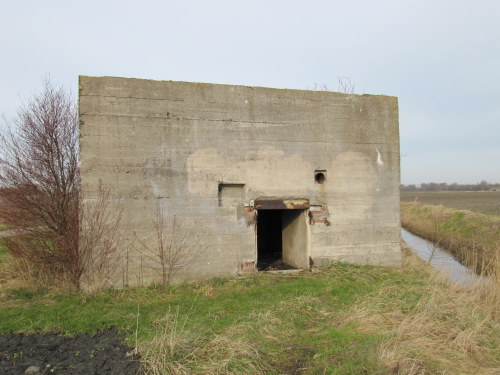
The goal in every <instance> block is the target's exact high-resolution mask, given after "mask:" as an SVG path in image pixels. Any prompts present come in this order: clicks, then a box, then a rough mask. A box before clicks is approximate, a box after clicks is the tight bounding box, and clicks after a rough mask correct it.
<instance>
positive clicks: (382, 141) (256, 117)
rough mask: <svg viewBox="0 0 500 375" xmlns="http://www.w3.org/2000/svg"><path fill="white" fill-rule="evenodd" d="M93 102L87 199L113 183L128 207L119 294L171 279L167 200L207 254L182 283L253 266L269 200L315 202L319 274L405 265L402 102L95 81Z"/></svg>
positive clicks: (85, 91) (85, 131) (87, 103)
mask: <svg viewBox="0 0 500 375" xmlns="http://www.w3.org/2000/svg"><path fill="white" fill-rule="evenodd" d="M79 105H80V124H81V128H80V134H81V138H80V167H81V175H82V191H83V197H84V203H85V202H91V201H93V200H95V199H96V197H97V187H98V185H99V182H100V181H101V182H102V183H103V185H104V186H109V187H111V188H112V203H113V205H114V206H115V207H117V208H118V207H119V208H120V209H121V210H122V221H121V224H120V233H121V235H122V238H123V245H122V248H123V250H122V253H121V257H120V258H119V259H117V260H116V262H117V268H116V275H115V277H114V283H115V285H116V286H120V283H121V284H123V283H126V284H131V285H134V284H148V283H150V282H152V281H153V280H155V278H157V276H158V274H157V273H155V272H154V270H153V269H154V268H156V266H157V265H156V264H155V262H154V261H151V259H150V257H149V256H148V250H147V249H145V247H144V246H142V245H140V242H142V243H145V244H150V245H151V246H148V247H150V248H151V249H153V248H154V246H155V245H154V243H155V235H154V230H153V225H152V223H153V221H154V220H155V213H156V212H157V211H156V207H157V205H160V206H161V208H162V209H163V212H164V215H165V218H164V220H165V224H166V225H169V226H170V227H173V226H174V227H175V232H176V235H177V236H183V238H185V237H188V238H189V239H190V241H192V242H191V245H192V246H195V247H197V248H198V249H199V250H200V251H199V252H200V254H199V255H198V256H197V257H196V259H193V260H192V261H191V262H190V264H189V266H186V267H183V268H182V269H181V270H180V271H179V273H178V275H177V279H179V280H181V279H192V278H206V277H211V276H223V275H232V274H236V273H238V272H241V271H245V270H249V269H252V264H253V262H255V260H256V256H257V249H256V243H257V241H256V231H255V221H254V219H255V215H254V214H255V211H254V209H253V200H254V199H256V198H259V197H273V196H277V197H292V198H306V199H308V200H309V203H310V205H311V207H310V210H309V212H308V214H309V216H310V226H309V228H310V229H309V230H310V238H311V240H310V255H311V258H312V261H313V262H314V264H315V265H319V264H325V263H328V262H331V261H346V262H352V263H356V264H373V265H388V266H399V265H400V232H399V231H400V218H399V181H400V178H399V177H400V176H399V127H398V106H397V98H395V97H389V96H373V95H348V94H341V93H334V92H322V91H303V90H282V89H271V88H262V87H246V86H229V85H214V84H204V83H188V82H172V81H151V80H141V79H125V78H112V77H85V76H82V77H80V98H79ZM316 170H321V171H324V174H325V175H326V180H325V182H324V183H323V184H319V183H317V182H315V179H314V173H315V171H316ZM224 187H225V188H224ZM221 192H222V193H221ZM221 194H223V196H222V197H221ZM174 218H175V225H174V224H173V223H174ZM186 233H188V234H189V236H186V235H185V234H186ZM139 240H140V241H139ZM149 255H150V254H149Z"/></svg>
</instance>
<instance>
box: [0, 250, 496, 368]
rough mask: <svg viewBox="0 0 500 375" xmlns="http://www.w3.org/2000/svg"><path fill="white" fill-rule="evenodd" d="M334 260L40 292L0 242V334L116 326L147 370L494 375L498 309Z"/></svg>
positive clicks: (418, 277) (422, 275)
mask: <svg viewBox="0 0 500 375" xmlns="http://www.w3.org/2000/svg"><path fill="white" fill-rule="evenodd" d="M404 254H405V256H404V266H403V268H401V269H388V268H382V267H360V266H349V265H345V264H336V265H333V266H332V267H329V268H324V269H316V270H315V271H314V272H304V273H300V274H271V273H262V272H261V273H258V274H255V275H251V276H247V277H242V278H227V279H212V280H209V281H206V282H199V283H191V284H182V285H178V286H172V287H169V288H166V289H147V288H135V289H125V290H108V291H104V292H99V293H95V294H83V293H81V294H80V293H76V294H75V293H71V294H70V293H64V292H61V291H50V290H43V289H40V287H38V288H37V287H34V286H33V285H32V284H30V283H29V282H28V281H26V280H23V279H22V278H21V277H20V276H21V273H20V272H18V271H16V262H15V261H14V260H13V259H11V258H10V256H9V255H8V254H6V252H5V250H3V249H1V248H0V332H49V331H56V332H62V333H66V334H70V335H76V334H81V333H92V332H96V331H98V330H102V329H105V328H108V327H116V328H117V329H118V330H119V331H122V332H124V333H125V334H126V335H127V340H128V343H129V344H130V345H131V346H136V347H137V349H138V351H139V353H140V354H141V356H142V358H143V363H144V366H145V370H146V373H147V374H387V373H396V374H424V373H425V374H441V373H461V374H479V373H483V374H486V373H491V374H493V373H498V371H500V352H499V349H500V325H499V323H498V319H497V318H498V306H496V305H493V304H492V303H491V298H490V296H489V295H488V294H487V293H483V292H477V291H474V290H464V289H461V288H458V287H455V286H453V285H450V284H448V283H447V282H445V281H443V280H442V279H441V278H439V277H436V276H435V275H433V274H432V272H431V271H430V270H429V268H428V267H427V265H425V264H423V263H422V262H421V261H419V260H418V259H417V258H416V257H415V256H413V255H412V254H411V252H409V251H408V250H405V252H404Z"/></svg>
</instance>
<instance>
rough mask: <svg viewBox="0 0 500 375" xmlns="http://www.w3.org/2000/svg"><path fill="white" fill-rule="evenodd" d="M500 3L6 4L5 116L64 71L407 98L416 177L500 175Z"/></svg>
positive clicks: (408, 151) (409, 157)
mask: <svg viewBox="0 0 500 375" xmlns="http://www.w3.org/2000/svg"><path fill="white" fill-rule="evenodd" d="M499 20H500V2H499V1H498V0H492V1H488V0H476V1H472V0H470V1H463V0H443V1H441V0H419V1H413V0H408V1H405V0H397V1H396V0H394V1H384V0H378V1H368V0H367V1H356V0H354V1H349V2H348V1H314V0H308V1H293V0H288V1H286V0H283V1H278V0H275V1H272V0H267V1H260V0H257V1H237V0H232V1H217V0H212V1H189V0H184V1H149V0H143V1H127V0H119V1H115V0H113V1H107V0H100V1H94V0H87V1H78V2H77V1H68V0H65V1H51V0H45V1H23V0H18V1H15V2H14V1H12V2H7V1H3V2H2V3H1V5H0V45H1V46H2V49H1V58H0V113H3V114H4V115H5V116H6V117H7V118H11V117H12V116H13V115H14V114H15V112H16V108H18V107H19V105H20V104H21V102H22V100H23V99H27V98H29V96H30V95H31V94H32V93H33V92H34V91H36V90H39V89H40V86H41V81H42V78H43V77H44V76H45V75H47V74H50V76H51V78H52V80H53V81H54V82H55V83H56V84H62V85H64V86H66V87H68V88H70V89H71V90H72V91H73V92H74V93H75V94H76V93H77V77H78V75H79V74H82V75H95V76H103V75H108V76H122V77H138V78H151V79H162V80H182V81H201V82H212V83H228V84H243V85H254V86H269V87H280V88H296V89H307V88H312V87H313V85H314V83H317V84H326V85H328V87H329V88H330V89H333V90H337V86H338V84H337V80H338V77H339V76H345V77H348V78H349V79H350V80H351V81H352V82H353V83H354V84H355V87H356V93H360V94H361V93H369V94H386V95H394V96H398V97H399V107H400V108H399V109H400V130H401V155H402V157H401V172H402V173H401V176H402V183H405V184H409V183H420V182H430V181H434V182H448V183H451V182H458V183H475V182H479V181H480V180H483V179H484V180H487V181H490V182H500V22H499Z"/></svg>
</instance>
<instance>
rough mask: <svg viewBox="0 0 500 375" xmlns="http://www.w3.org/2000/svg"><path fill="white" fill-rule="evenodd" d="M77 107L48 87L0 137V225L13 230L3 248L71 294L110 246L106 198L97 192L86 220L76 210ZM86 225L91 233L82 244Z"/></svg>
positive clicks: (46, 84) (80, 209)
mask: <svg viewBox="0 0 500 375" xmlns="http://www.w3.org/2000/svg"><path fill="white" fill-rule="evenodd" d="M75 103H76V101H75V100H74V98H73V97H72V96H71V95H70V94H68V93H67V92H66V91H65V90H64V89H63V88H56V87H54V86H53V85H52V84H51V82H50V81H49V80H45V82H44V87H43V91H42V92H41V93H39V94H36V95H34V96H33V97H32V98H31V99H30V100H29V101H28V102H27V103H26V104H24V105H23V106H22V107H21V108H20V110H19V112H18V114H17V117H16V118H15V120H14V121H13V122H12V123H9V124H8V125H9V126H8V127H6V128H5V129H3V130H2V134H0V144H1V147H0V186H2V189H1V190H0V194H1V196H2V201H3V203H4V204H3V205H2V206H1V207H0V219H1V220H2V221H3V222H4V223H6V224H7V225H9V226H13V227H15V228H17V230H18V234H17V235H16V236H12V237H9V238H6V239H5V244H6V247H7V249H8V251H9V252H10V253H11V254H12V255H13V256H15V257H17V258H20V259H22V260H23V261H24V262H25V263H24V264H26V265H27V266H28V268H29V269H30V274H31V276H32V277H35V278H36V279H37V280H39V281H43V280H45V279H49V280H51V281H52V282H54V283H57V284H61V282H64V283H67V284H68V285H69V286H70V287H71V288H79V287H80V281H81V278H82V275H83V273H84V271H85V270H86V269H87V268H88V269H92V268H97V269H100V271H103V269H102V268H103V267H104V265H103V264H104V263H106V262H107V261H108V260H107V259H108V258H109V251H110V249H114V247H115V246H114V245H111V244H110V243H109V241H110V240H109V237H108V236H107V233H108V232H106V231H108V230H110V229H108V226H107V225H108V224H107V222H106V221H107V220H108V219H109V217H108V216H107V215H109V213H107V211H106V210H107V206H106V201H107V199H108V195H107V194H106V193H104V192H101V193H100V194H101V195H100V196H99V198H98V206H96V209H95V210H92V209H90V211H89V212H90V213H89V214H88V215H90V216H88V217H87V216H84V213H83V207H82V206H81V204H80V174H79V169H78V111H77V106H76V104H75ZM85 215H87V214H85ZM82 220H83V221H82ZM84 222H86V223H85V225H86V226H87V227H88V228H87V229H88V230H87V231H86V235H85V237H82V238H81V237H80V234H81V226H82V223H84ZM112 227H113V226H111V228H112ZM88 237H93V238H92V239H91V240H90V239H89V238H88ZM80 240H82V241H83V242H82V246H81V247H80ZM100 241H101V242H100ZM97 244H99V246H98V245H97ZM104 248H107V250H103V249H104ZM99 257H101V259H99V260H98V258H99Z"/></svg>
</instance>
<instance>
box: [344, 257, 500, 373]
mask: <svg viewBox="0 0 500 375" xmlns="http://www.w3.org/2000/svg"><path fill="white" fill-rule="evenodd" d="M404 253H405V257H404V258H405V266H404V269H405V268H406V269H408V268H411V269H418V270H419V272H422V273H425V274H426V275H427V279H428V282H427V283H426V284H425V285H424V286H415V288H420V289H423V292H424V297H423V298H420V299H419V300H418V302H417V303H416V304H415V305H414V307H413V308H412V309H411V310H410V311H405V309H403V308H402V306H397V305H395V303H397V301H398V298H394V294H398V293H401V291H399V290H395V289H394V288H387V289H385V290H381V291H380V292H379V293H378V294H377V295H373V296H369V297H367V298H364V299H363V300H362V301H360V302H359V303H358V304H357V305H356V306H355V307H354V309H353V310H352V311H351V312H350V314H349V318H348V320H347V321H348V322H356V323H357V324H359V329H360V330H362V331H366V332H384V333H385V334H386V335H387V337H388V339H387V340H386V341H385V342H384V343H383V345H381V347H380V350H379V360H380V362H381V367H383V368H386V369H388V371H391V372H393V373H397V374H411V375H417V374H498V373H500V350H499V348H500V324H499V321H498V317H499V314H498V313H499V300H498V287H497V285H496V284H494V283H478V284H477V285H476V286H475V287H472V288H463V287H459V286H457V285H454V284H451V283H450V282H448V281H447V279H446V278H445V277H444V276H443V275H441V274H439V273H437V272H436V271H433V270H432V269H431V268H430V267H429V266H428V265H426V264H425V263H424V262H423V261H421V260H420V259H419V258H417V257H416V255H414V254H412V252H411V250H409V249H408V248H405V249H404ZM404 269H403V271H402V272H404ZM411 293H412V290H406V291H405V294H407V295H411ZM388 301H392V304H388V303H387V302H388ZM492 340H493V341H492ZM484 342H490V343H491V342H494V343H495V344H494V345H491V346H485V345H484Z"/></svg>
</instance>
